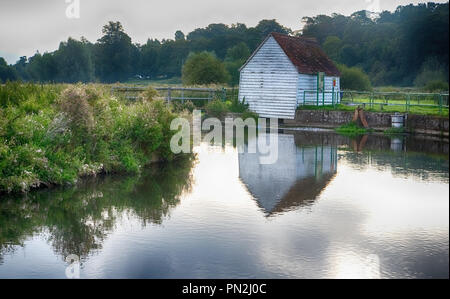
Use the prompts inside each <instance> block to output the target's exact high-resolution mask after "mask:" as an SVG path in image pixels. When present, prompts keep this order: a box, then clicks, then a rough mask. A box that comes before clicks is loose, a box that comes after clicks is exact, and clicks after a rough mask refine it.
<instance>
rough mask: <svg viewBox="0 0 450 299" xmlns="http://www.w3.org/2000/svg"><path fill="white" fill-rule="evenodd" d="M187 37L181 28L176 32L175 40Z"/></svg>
mask: <svg viewBox="0 0 450 299" xmlns="http://www.w3.org/2000/svg"><path fill="white" fill-rule="evenodd" d="M185 39H186V37H185V36H184V33H183V32H182V31H181V30H178V31H177V32H175V40H176V41H178V40H185Z"/></svg>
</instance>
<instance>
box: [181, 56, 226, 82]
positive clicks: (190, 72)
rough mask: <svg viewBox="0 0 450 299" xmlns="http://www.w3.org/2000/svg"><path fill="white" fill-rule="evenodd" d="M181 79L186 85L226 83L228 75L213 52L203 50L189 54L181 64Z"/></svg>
mask: <svg viewBox="0 0 450 299" xmlns="http://www.w3.org/2000/svg"><path fill="white" fill-rule="evenodd" d="M182 80H183V83H184V84H186V85H195V84H201V85H204V84H212V83H226V82H228V81H229V80H230V75H229V74H228V72H227V70H226V69H225V66H224V64H223V63H222V62H221V61H220V60H219V59H218V58H217V57H216V56H215V55H214V54H212V53H209V52H206V51H205V52H200V53H191V54H189V56H188V58H187V60H186V63H185V64H184V65H183V69H182Z"/></svg>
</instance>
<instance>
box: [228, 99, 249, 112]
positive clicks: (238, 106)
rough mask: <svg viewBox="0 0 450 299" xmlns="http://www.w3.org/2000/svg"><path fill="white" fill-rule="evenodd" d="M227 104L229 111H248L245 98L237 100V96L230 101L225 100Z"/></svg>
mask: <svg viewBox="0 0 450 299" xmlns="http://www.w3.org/2000/svg"><path fill="white" fill-rule="evenodd" d="M227 106H228V109H229V110H230V112H233V113H243V112H246V111H248V104H247V103H246V102H245V98H244V100H243V101H242V102H241V101H239V99H238V98H237V97H236V98H233V99H232V100H231V101H227Z"/></svg>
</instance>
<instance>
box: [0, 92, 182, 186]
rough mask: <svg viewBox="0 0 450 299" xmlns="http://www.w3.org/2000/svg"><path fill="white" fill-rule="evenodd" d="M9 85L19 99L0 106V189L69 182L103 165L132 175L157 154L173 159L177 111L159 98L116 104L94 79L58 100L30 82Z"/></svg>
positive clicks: (102, 168) (63, 93) (91, 172)
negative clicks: (172, 145)
mask: <svg viewBox="0 0 450 299" xmlns="http://www.w3.org/2000/svg"><path fill="white" fill-rule="evenodd" d="M66 87H67V86H66ZM0 88H1V86H0ZM22 89H24V90H22ZM46 89H47V87H44V88H43V90H46ZM8 90H9V91H11V92H12V94H13V95H20V96H24V98H21V99H20V100H19V101H17V102H16V101H10V102H8V105H7V107H6V108H0V192H4V191H6V192H25V191H28V190H29V189H30V188H33V187H38V186H40V185H51V184H65V183H74V182H76V181H77V179H78V178H79V177H81V176H86V175H95V174H96V173H99V172H103V171H105V172H129V173H138V172H140V171H141V169H142V168H143V167H144V166H145V165H147V164H149V163H150V162H152V160H153V158H154V157H155V155H156V156H157V157H161V158H162V159H167V160H171V159H173V158H174V154H173V153H172V152H171V150H170V139H171V138H172V136H173V134H174V133H175V132H173V131H171V130H170V123H171V121H172V120H173V119H174V118H175V117H176V115H175V114H174V113H173V112H172V111H171V110H170V109H169V108H168V107H167V105H166V103H165V102H164V101H161V100H157V99H155V100H152V101H137V102H133V103H129V102H128V101H127V102H121V101H120V100H118V99H116V98H114V97H111V96H110V95H109V93H107V92H105V88H103V87H101V86H97V85H89V86H86V85H74V86H69V87H67V88H66V89H64V90H63V91H62V92H61V93H60V95H59V96H58V95H57V96H56V97H55V98H58V100H57V101H54V100H53V99H51V98H50V97H48V96H42V95H45V94H47V92H49V91H48V90H47V91H43V90H40V89H36V87H35V86H31V87H30V86H29V85H26V84H25V85H22V86H20V85H18V86H8ZM3 91H4V90H3ZM52 92H53V91H51V92H49V93H48V94H52ZM0 94H1V90H0ZM27 95H28V96H29V97H28V98H27V97H26V96H27ZM49 102H54V104H51V105H48V104H45V105H43V103H49ZM0 107H1V106H0ZM95 124H98V125H95Z"/></svg>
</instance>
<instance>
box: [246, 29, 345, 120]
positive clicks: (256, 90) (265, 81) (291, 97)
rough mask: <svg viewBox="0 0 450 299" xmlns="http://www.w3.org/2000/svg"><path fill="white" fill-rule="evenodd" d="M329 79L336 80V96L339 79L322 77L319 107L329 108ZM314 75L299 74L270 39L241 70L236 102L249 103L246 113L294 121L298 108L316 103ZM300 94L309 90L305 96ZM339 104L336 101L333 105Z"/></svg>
mask: <svg viewBox="0 0 450 299" xmlns="http://www.w3.org/2000/svg"><path fill="white" fill-rule="evenodd" d="M333 78H336V87H335V92H337V94H338V95H339V91H340V79H339V77H330V76H325V90H326V91H327V92H329V93H326V94H325V97H323V94H320V95H319V105H322V104H323V103H324V104H325V105H331V104H332V103H333V96H332V94H331V91H332V88H333ZM316 87H317V75H307V74H299V73H298V70H297V68H296V67H295V66H294V65H293V63H292V62H291V60H290V59H289V58H288V57H287V55H286V54H285V53H284V51H283V49H282V48H281V47H280V45H278V43H277V42H276V40H275V39H274V38H273V37H272V36H270V37H269V38H268V39H267V40H266V41H265V42H264V43H263V44H262V45H261V47H260V48H259V49H258V51H257V52H256V53H255V54H254V56H253V57H251V59H250V61H249V62H248V63H247V64H246V65H245V66H244V67H243V68H242V69H241V74H240V82H239V100H240V101H243V100H244V98H245V102H246V103H248V104H249V108H250V110H252V111H254V112H256V113H258V114H259V115H260V116H261V117H266V118H280V119H294V117H295V111H296V109H297V106H298V105H303V104H304V100H306V103H305V104H307V105H308V104H309V105H315V104H316V103H317V94H316V93H315V92H311V91H315V90H316ZM304 91H309V92H307V93H306V94H305V93H304ZM336 101H337V102H339V101H340V99H339V96H338V98H337V99H336V98H335V99H334V102H336Z"/></svg>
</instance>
